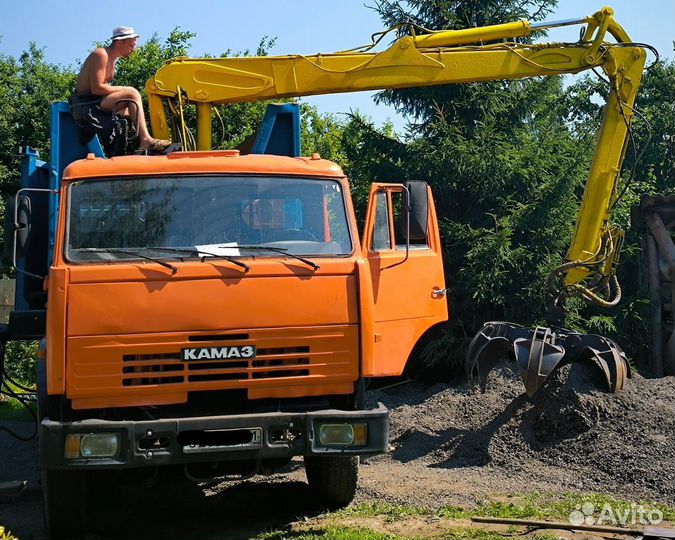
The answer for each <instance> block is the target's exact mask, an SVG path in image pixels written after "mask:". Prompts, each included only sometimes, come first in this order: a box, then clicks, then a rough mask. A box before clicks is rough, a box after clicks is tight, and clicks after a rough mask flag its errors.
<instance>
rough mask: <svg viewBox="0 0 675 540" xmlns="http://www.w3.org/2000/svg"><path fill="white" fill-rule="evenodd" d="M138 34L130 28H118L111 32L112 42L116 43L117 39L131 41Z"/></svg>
mask: <svg viewBox="0 0 675 540" xmlns="http://www.w3.org/2000/svg"><path fill="white" fill-rule="evenodd" d="M137 37H138V34H137V33H136V30H134V29H133V28H132V27H131V26H118V27H117V28H115V29H114V30H113V33H112V38H110V39H111V40H112V41H117V40H119V39H131V38H137Z"/></svg>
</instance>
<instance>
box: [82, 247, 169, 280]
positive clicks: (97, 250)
mask: <svg viewBox="0 0 675 540" xmlns="http://www.w3.org/2000/svg"><path fill="white" fill-rule="evenodd" d="M139 249H147V248H139ZM82 251H85V252H86V251H88V252H91V253H112V254H115V253H120V254H122V255H131V256H132V257H138V258H139V259H145V260H148V261H152V262H155V263H157V264H159V265H160V266H163V267H164V268H168V269H169V270H171V273H172V274H175V273H176V272H178V268H177V267H175V266H174V265H173V264H171V263H168V262H165V261H163V260H161V259H157V258H156V257H148V256H147V255H141V254H140V253H139V252H138V250H133V249H129V250H127V249H117V248H83V249H82Z"/></svg>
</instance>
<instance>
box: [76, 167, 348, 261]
mask: <svg viewBox="0 0 675 540" xmlns="http://www.w3.org/2000/svg"><path fill="white" fill-rule="evenodd" d="M69 201H70V206H69V214H68V225H67V228H68V231H67V242H66V258H67V259H68V260H70V261H95V260H107V261H110V260H118V259H130V258H132V259H133V258H140V259H143V258H146V259H147V258H148V257H152V259H153V260H154V259H185V258H188V257H197V258H201V259H203V258H204V257H207V258H208V257H223V256H229V257H232V256H242V257H246V256H251V255H254V256H256V257H260V256H263V257H280V256H282V257H283V256H284V254H288V255H289V256H292V255H305V256H307V255H310V256H311V255H348V254H349V253H350V252H351V250H352V243H351V239H350V235H349V226H348V223H347V217H346V213H345V205H344V197H343V193H342V188H341V186H340V184H339V183H338V182H336V181H334V180H324V179H311V180H310V179H303V178H287V177H286V178H285V177H257V176H238V177H237V176H179V177H168V178H167V177H162V178H156V177H151V178H129V179H119V178H117V179H114V180H94V181H82V182H75V183H73V184H72V185H71V187H70V196H69ZM238 246H241V248H238ZM264 246H267V247H273V248H277V249H276V250H271V249H262V248H263V247H264ZM256 247H260V248H261V249H253V248H256ZM162 248H165V249H162ZM166 248H174V249H166ZM175 248H179V249H175Z"/></svg>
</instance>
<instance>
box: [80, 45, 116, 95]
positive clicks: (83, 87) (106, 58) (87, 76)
mask: <svg viewBox="0 0 675 540" xmlns="http://www.w3.org/2000/svg"><path fill="white" fill-rule="evenodd" d="M101 65H104V66H105V70H104V71H103V81H102V82H103V83H104V84H107V85H109V84H110V82H111V81H112V80H113V78H114V77H115V59H113V58H112V57H111V56H110V55H109V54H108V50H107V49H106V48H104V47H99V48H98V49H96V50H95V51H94V52H92V53H91V54H90V55H89V56H88V57H87V59H86V60H85V61H84V64H83V65H82V69H81V70H80V74H79V75H78V77H77V82H76V83H75V93H76V94H77V95H79V96H92V95H101V94H96V93H94V91H93V90H92V89H93V88H95V85H94V84H92V75H93V76H97V75H100V74H99V73H98V71H99V70H100V66H101Z"/></svg>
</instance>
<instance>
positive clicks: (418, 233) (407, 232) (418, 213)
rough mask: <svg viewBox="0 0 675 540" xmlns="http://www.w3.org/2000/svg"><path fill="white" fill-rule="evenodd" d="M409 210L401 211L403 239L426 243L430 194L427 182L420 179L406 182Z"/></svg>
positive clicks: (415, 242)
mask: <svg viewBox="0 0 675 540" xmlns="http://www.w3.org/2000/svg"><path fill="white" fill-rule="evenodd" d="M405 187H406V189H407V190H408V196H409V199H408V207H409V209H410V210H409V212H401V216H400V219H401V224H400V231H401V232H402V235H403V238H402V239H403V240H405V241H406V243H410V244H424V243H426V241H427V225H428V221H429V220H428V218H429V196H428V192H427V187H428V186H427V183H426V182H422V181H419V180H414V181H411V182H406V183H405Z"/></svg>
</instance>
